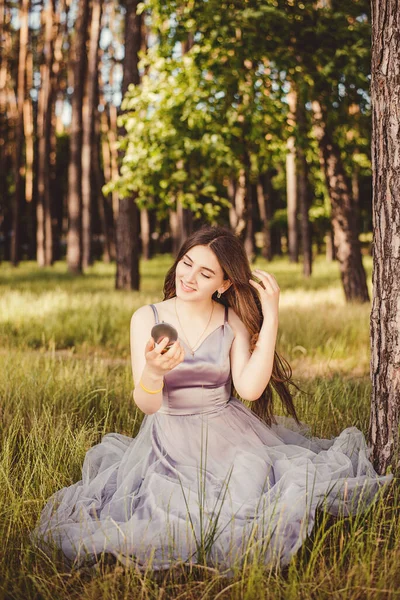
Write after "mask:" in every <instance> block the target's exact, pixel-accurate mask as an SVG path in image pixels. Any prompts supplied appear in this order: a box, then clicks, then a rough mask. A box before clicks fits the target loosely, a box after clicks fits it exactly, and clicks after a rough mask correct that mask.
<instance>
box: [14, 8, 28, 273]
mask: <svg viewBox="0 0 400 600" xmlns="http://www.w3.org/2000/svg"><path fill="white" fill-rule="evenodd" d="M29 9H30V0H22V1H21V5H20V9H19V15H18V17H19V22H20V30H19V51H18V72H17V123H16V131H15V159H14V185H15V193H14V202H13V207H12V208H13V210H12V237H11V262H12V264H13V265H14V266H17V265H18V263H19V260H20V254H21V249H20V228H21V223H20V221H21V205H22V196H23V186H24V183H23V178H22V166H23V146H24V102H25V94H26V57H27V50H28V38H29V27H28V16H29Z"/></svg>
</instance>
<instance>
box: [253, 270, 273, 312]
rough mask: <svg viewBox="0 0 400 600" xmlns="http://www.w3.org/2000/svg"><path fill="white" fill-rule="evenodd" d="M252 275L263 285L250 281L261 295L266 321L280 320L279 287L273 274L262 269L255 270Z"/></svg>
mask: <svg viewBox="0 0 400 600" xmlns="http://www.w3.org/2000/svg"><path fill="white" fill-rule="evenodd" d="M252 273H253V274H254V275H255V276H256V277H257V279H260V281H261V283H257V281H254V280H253V279H250V280H249V281H250V284H251V285H252V286H253V287H254V288H256V290H257V291H258V293H259V295H260V302H261V307H262V311H263V315H264V319H271V318H272V319H276V320H278V305H279V293H280V289H279V285H278V282H277V281H276V279H275V277H274V276H273V275H271V273H267V272H266V271H262V270H261V269H254V271H252Z"/></svg>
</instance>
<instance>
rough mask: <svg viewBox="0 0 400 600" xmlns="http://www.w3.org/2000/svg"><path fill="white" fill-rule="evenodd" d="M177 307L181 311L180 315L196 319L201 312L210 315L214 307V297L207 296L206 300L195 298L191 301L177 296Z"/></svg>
mask: <svg viewBox="0 0 400 600" xmlns="http://www.w3.org/2000/svg"><path fill="white" fill-rule="evenodd" d="M175 302H176V309H177V311H179V315H181V316H183V317H184V318H185V319H194V318H195V317H196V316H197V317H198V316H199V314H205V315H209V314H210V312H211V310H212V308H213V300H212V298H205V299H204V300H193V301H190V302H189V300H187V301H185V300H182V298H178V297H177V296H176V298H175Z"/></svg>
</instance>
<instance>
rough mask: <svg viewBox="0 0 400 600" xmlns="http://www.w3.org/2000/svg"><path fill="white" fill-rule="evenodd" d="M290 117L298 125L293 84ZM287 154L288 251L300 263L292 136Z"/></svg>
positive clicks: (290, 94)
mask: <svg viewBox="0 0 400 600" xmlns="http://www.w3.org/2000/svg"><path fill="white" fill-rule="evenodd" d="M288 104H289V116H288V125H290V126H291V127H294V126H295V125H296V106H297V91H296V89H295V88H294V83H293V82H291V90H290V92H289V94H288ZM287 150H288V153H287V154H286V196H287V223H288V250H289V260H290V262H292V263H297V262H298V261H299V238H298V227H297V178H296V140H295V137H294V136H290V138H289V139H288V141H287Z"/></svg>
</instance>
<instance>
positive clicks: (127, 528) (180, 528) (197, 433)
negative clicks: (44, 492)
mask: <svg viewBox="0 0 400 600" xmlns="http://www.w3.org/2000/svg"><path fill="white" fill-rule="evenodd" d="M277 420H278V423H277V424H274V425H272V426H271V427H267V426H266V425H265V424H264V423H263V422H261V421H260V419H258V417H256V416H255V415H254V413H252V411H250V410H249V409H248V408H247V407H246V406H244V405H243V404H242V403H241V402H240V401H239V400H237V399H236V398H234V397H231V398H230V400H229V402H228V404H227V405H226V406H225V407H224V408H222V409H221V410H218V411H215V412H212V413H209V414H196V415H181V416H176V415H171V414H163V413H155V414H152V415H146V416H145V417H144V420H143V422H142V425H141V428H140V431H139V433H138V435H137V436H136V437H135V438H130V437H127V436H124V435H120V434H117V433H111V434H108V435H106V436H104V437H103V439H102V441H101V442H100V443H99V444H97V445H96V446H94V447H93V448H91V449H90V450H89V451H88V452H87V454H86V457H85V460H84V464H83V468H82V480H81V481H79V482H77V483H75V484H74V485H71V486H69V487H65V488H63V489H61V490H59V491H58V492H56V493H55V494H54V495H53V496H52V497H51V498H50V500H49V501H48V503H47V504H46V506H45V508H44V510H43V512H42V514H41V517H40V521H39V524H38V525H37V527H36V529H35V531H34V532H33V538H34V540H35V543H36V544H38V545H40V546H41V547H42V548H44V549H46V550H47V549H50V548H52V547H53V546H54V545H55V546H56V547H58V548H60V549H62V551H63V553H64V555H65V556H66V557H67V558H68V559H70V560H71V561H74V562H75V563H76V564H80V563H82V562H83V561H88V560H89V561H90V560H92V561H95V560H96V559H97V558H98V556H99V555H101V554H102V553H103V552H106V553H111V554H113V555H115V557H117V558H118V559H119V560H120V561H122V562H124V563H125V564H128V565H130V564H135V565H136V566H137V567H138V568H143V569H144V568H151V569H154V570H158V569H167V568H169V567H170V566H171V565H173V564H176V563H178V562H182V563H185V564H193V563H202V564H208V565H212V566H215V567H218V568H223V569H226V568H228V569H229V568H231V567H232V566H233V565H239V566H240V564H242V562H243V560H244V558H245V557H246V558H247V559H248V558H249V557H254V556H256V557H259V560H261V561H263V562H264V563H276V564H280V565H285V564H287V563H288V562H289V560H290V558H291V556H292V555H293V554H294V553H295V552H296V551H297V550H298V549H299V548H300V546H301V544H302V543H303V542H304V540H305V539H306V537H307V535H309V534H310V532H311V530H312V528H313V525H314V520H315V511H316V508H317V507H318V506H320V507H323V508H324V509H325V510H327V511H329V512H330V513H332V514H336V515H337V514H338V513H340V514H343V515H350V514H354V513H355V512H356V511H362V510H365V509H366V508H367V507H368V506H370V505H371V503H372V502H373V501H374V500H375V499H376V497H377V494H378V491H379V490H380V488H382V486H384V485H385V484H387V483H388V482H389V481H390V480H391V479H392V476H391V475H388V476H378V475H377V473H376V472H375V471H374V469H373V467H372V464H371V462H370V461H369V458H368V457H369V453H370V452H369V449H368V448H367V445H366V441H365V438H364V436H363V434H362V433H361V432H360V431H359V430H358V429H357V428H355V427H349V428H347V429H345V430H344V431H342V433H341V434H340V435H339V436H338V437H336V438H333V439H331V440H326V439H317V438H313V437H311V436H310V435H309V433H308V431H307V428H306V427H304V428H301V427H298V426H297V425H296V424H295V423H294V421H293V420H292V419H287V418H284V417H277Z"/></svg>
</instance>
